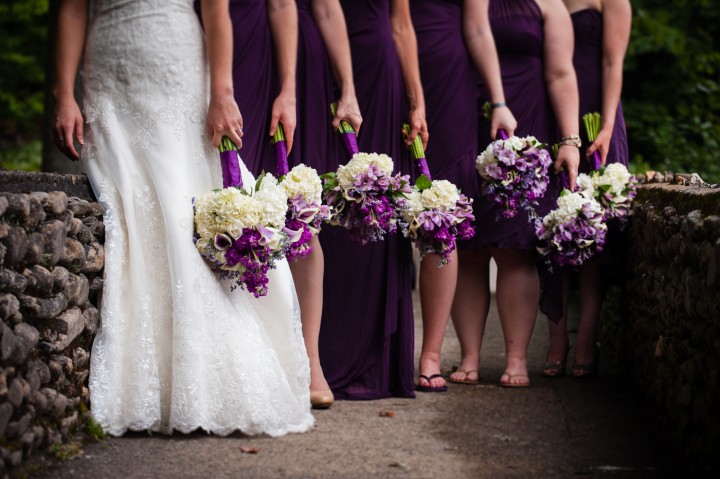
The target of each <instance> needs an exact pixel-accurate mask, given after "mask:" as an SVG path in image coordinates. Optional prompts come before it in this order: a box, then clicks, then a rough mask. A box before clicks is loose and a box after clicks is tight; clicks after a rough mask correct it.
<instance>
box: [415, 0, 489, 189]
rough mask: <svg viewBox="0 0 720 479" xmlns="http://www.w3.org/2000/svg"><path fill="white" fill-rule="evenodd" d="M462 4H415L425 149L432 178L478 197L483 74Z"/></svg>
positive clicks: (436, 0)
mask: <svg viewBox="0 0 720 479" xmlns="http://www.w3.org/2000/svg"><path fill="white" fill-rule="evenodd" d="M462 4H463V0H413V1H412V2H411V5H410V7H411V9H410V12H411V15H412V21H413V26H414V27H415V34H416V35H417V42H418V53H419V58H420V76H421V79H422V84H423V91H424V94H425V104H426V109H427V123H428V131H430V132H431V138H430V141H429V142H428V147H427V151H426V156H427V161H428V166H429V168H430V174H431V175H432V177H433V179H445V180H449V181H451V182H453V183H455V185H457V186H458V187H459V188H460V190H461V191H462V192H463V193H464V194H466V195H468V197H471V198H472V197H474V196H476V195H477V193H478V175H477V173H476V171H475V158H476V157H477V131H478V106H477V101H476V98H477V82H478V76H477V73H476V71H475V67H474V65H473V63H472V60H471V58H470V55H469V54H468V51H467V48H466V47H465V41H464V38H463V33H462V32H463V29H462Z"/></svg>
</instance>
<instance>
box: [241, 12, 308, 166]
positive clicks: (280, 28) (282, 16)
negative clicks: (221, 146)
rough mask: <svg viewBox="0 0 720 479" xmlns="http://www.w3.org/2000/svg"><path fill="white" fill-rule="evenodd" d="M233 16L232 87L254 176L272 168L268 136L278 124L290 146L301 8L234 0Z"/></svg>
mask: <svg viewBox="0 0 720 479" xmlns="http://www.w3.org/2000/svg"><path fill="white" fill-rule="evenodd" d="M230 18H231V20H232V24H233V87H234V94H235V101H237V104H238V107H239V108H240V112H241V113H242V115H243V118H244V124H243V128H244V130H243V131H242V133H243V137H242V149H241V152H240V154H241V156H242V159H243V161H244V162H245V165H247V167H248V169H249V170H250V171H251V172H252V173H253V174H254V175H259V174H260V173H261V172H262V171H263V170H264V171H271V172H274V171H275V167H274V164H273V159H272V150H271V146H270V139H271V137H272V135H273V134H275V130H276V128H277V124H278V122H281V123H282V124H283V127H284V128H285V134H286V136H287V142H288V149H291V148H292V141H293V132H294V130H295V124H296V123H297V120H296V117H295V101H296V100H295V65H296V58H297V53H296V52H297V9H296V6H295V2H293V1H290V0H230ZM273 45H274V48H273ZM273 59H274V60H275V63H276V64H277V68H276V69H275V68H274V66H273ZM276 72H277V73H276Z"/></svg>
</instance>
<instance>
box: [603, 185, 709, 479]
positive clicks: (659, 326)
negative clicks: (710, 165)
mask: <svg viewBox="0 0 720 479" xmlns="http://www.w3.org/2000/svg"><path fill="white" fill-rule="evenodd" d="M666 176H667V175H666ZM666 179H670V178H666ZM656 181H657V179H656ZM675 183H678V182H677V181H676V182H675ZM630 236H631V240H632V246H631V248H630V251H629V260H628V267H629V277H628V279H627V282H626V284H625V291H624V300H623V301H624V304H627V305H629V307H628V308H625V309H626V310H625V313H626V314H627V317H626V318H625V319H626V320H625V321H624V324H625V328H620V329H615V333H616V334H622V335H623V336H624V338H619V340H620V341H626V344H627V353H628V356H629V359H630V361H631V364H632V368H633V373H634V375H635V377H636V379H637V384H638V385H639V387H640V388H641V389H642V390H643V391H644V392H646V393H647V395H648V396H649V397H650V399H651V400H652V401H653V402H654V403H655V405H656V406H657V411H658V413H659V414H658V417H659V418H660V420H661V421H662V422H663V423H664V425H665V426H666V427H667V430H668V431H671V434H672V435H673V439H674V442H675V443H676V444H677V445H678V450H680V451H682V452H683V455H684V456H685V457H684V459H686V460H687V463H688V465H689V467H690V468H691V469H695V470H694V472H695V473H696V474H698V475H703V476H705V475H708V476H709V475H710V474H712V473H713V472H717V467H718V465H720V458H719V457H718V452H720V188H717V187H708V186H707V185H706V186H704V187H703V186H696V187H689V186H680V185H678V184H663V183H656V184H647V185H644V186H642V187H640V189H639V194H638V197H637V201H636V205H635V216H634V219H633V224H632V227H631V230H630ZM610 339H612V338H610Z"/></svg>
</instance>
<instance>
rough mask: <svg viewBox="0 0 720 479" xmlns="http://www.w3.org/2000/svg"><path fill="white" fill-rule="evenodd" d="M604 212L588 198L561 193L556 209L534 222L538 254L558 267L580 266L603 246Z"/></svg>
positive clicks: (576, 194) (598, 204) (605, 229)
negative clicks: (538, 241) (539, 244)
mask: <svg viewBox="0 0 720 479" xmlns="http://www.w3.org/2000/svg"><path fill="white" fill-rule="evenodd" d="M604 215H605V210H604V208H603V207H602V205H601V204H600V203H598V202H597V201H596V200H595V199H594V198H592V197H586V196H584V195H583V193H582V192H574V193H571V192H570V191H569V190H567V189H564V190H563V191H562V193H560V197H559V198H558V201H557V208H556V209H554V210H552V211H551V212H550V213H548V214H547V215H546V216H545V217H544V218H543V219H542V221H538V222H537V223H536V226H535V232H536V234H537V236H538V238H539V239H540V242H541V244H542V246H539V247H538V248H537V249H538V252H540V253H541V254H543V255H546V256H548V259H550V260H552V262H554V263H556V264H558V265H560V266H580V265H582V264H583V263H584V262H585V261H586V260H587V259H589V258H591V257H592V256H593V255H595V253H598V252H600V251H602V249H603V246H604V245H605V235H606V233H607V225H606V224H605V220H604Z"/></svg>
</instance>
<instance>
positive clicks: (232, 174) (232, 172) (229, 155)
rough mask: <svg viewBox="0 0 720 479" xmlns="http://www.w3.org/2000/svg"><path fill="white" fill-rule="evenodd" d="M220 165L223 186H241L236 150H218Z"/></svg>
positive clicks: (238, 158)
mask: <svg viewBox="0 0 720 479" xmlns="http://www.w3.org/2000/svg"><path fill="white" fill-rule="evenodd" d="M220 165H221V166H222V175H223V188H231V187H233V186H242V185H243V181H242V174H241V173H240V157H239V156H238V152H237V150H227V151H221V152H220Z"/></svg>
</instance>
